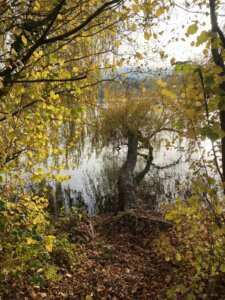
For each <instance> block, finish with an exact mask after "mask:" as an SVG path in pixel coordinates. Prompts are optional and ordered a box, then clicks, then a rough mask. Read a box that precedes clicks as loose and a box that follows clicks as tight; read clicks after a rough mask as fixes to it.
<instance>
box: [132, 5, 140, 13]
mask: <svg viewBox="0 0 225 300" xmlns="http://www.w3.org/2000/svg"><path fill="white" fill-rule="evenodd" d="M132 10H133V12H134V13H135V14H137V13H138V12H139V7H138V5H136V4H133V5H132Z"/></svg>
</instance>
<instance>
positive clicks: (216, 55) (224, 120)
mask: <svg viewBox="0 0 225 300" xmlns="http://www.w3.org/2000/svg"><path fill="white" fill-rule="evenodd" d="M209 7H210V17H211V26H212V32H213V33H215V34H216V36H219V38H220V41H221V43H220V46H221V47H222V48H223V49H224V50H225V35H224V33H223V32H222V30H221V28H220V27H219V25H218V22H217V15H216V1H215V0H209ZM211 52H212V57H213V61H214V63H215V65H216V66H218V67H221V70H222V72H221V74H220V75H221V77H223V76H224V75H225V65H224V60H223V57H222V55H221V53H220V52H219V50H218V46H217V45H216V44H215V37H212V39H211ZM219 88H220V98H221V100H220V103H219V109H220V127H221V129H222V130H223V131H224V132H225V81H223V82H222V83H221V84H220V85H219ZM221 154H222V181H223V182H225V137H223V138H222V140H221ZM224 192H225V190H224Z"/></svg>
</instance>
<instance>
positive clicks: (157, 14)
mask: <svg viewBox="0 0 225 300" xmlns="http://www.w3.org/2000/svg"><path fill="white" fill-rule="evenodd" d="M163 13H164V8H162V7H160V8H158V9H157V11H156V13H155V14H156V17H159V16H161V15H162V14H163Z"/></svg>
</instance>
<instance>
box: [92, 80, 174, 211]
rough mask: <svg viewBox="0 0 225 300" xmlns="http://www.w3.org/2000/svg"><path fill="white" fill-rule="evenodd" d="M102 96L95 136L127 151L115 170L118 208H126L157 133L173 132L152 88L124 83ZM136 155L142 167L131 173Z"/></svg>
mask: <svg viewBox="0 0 225 300" xmlns="http://www.w3.org/2000/svg"><path fill="white" fill-rule="evenodd" d="M159 81H160V82H161V80H159ZM127 91H128V92H127ZM105 97H106V107H105V108H104V109H101V110H100V112H99V118H98V122H97V123H98V126H97V139H98V141H99V143H100V145H101V146H106V145H113V147H114V148H115V149H117V150H121V149H122V150H124V147H125V149H126V151H127V155H126V159H125V161H124V163H123V165H122V167H121V168H120V170H119V172H118V195H119V209H120V210H127V209H129V208H131V207H133V206H135V205H137V203H138V200H139V195H138V185H139V183H140V182H141V181H142V179H144V177H145V175H146V174H147V173H148V171H149V169H150V166H151V164H152V161H153V148H154V145H155V143H156V141H157V137H158V135H159V133H160V132H162V131H176V129H175V126H174V124H175V123H174V118H173V117H172V113H171V111H170V110H169V109H167V108H166V105H165V103H163V97H161V96H160V95H159V94H158V92H157V90H156V89H155V92H154V91H151V93H150V92H149V91H145V90H143V89H142V88H141V85H140V86H137V87H135V86H132V85H131V86H129V85H128V86H127V88H122V89H120V88H118V87H117V91H116V89H115V88H114V89H112V90H111V89H109V90H108V91H107V93H106V94H105ZM159 140H160V139H158V141H159ZM138 156H141V157H143V158H144V159H145V167H144V168H143V170H142V171H141V172H139V173H137V172H135V167H136V164H137V158H138Z"/></svg>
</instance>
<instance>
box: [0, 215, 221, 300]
mask: <svg viewBox="0 0 225 300" xmlns="http://www.w3.org/2000/svg"><path fill="white" fill-rule="evenodd" d="M88 220H89V219H88ZM91 224H92V226H93V230H92V226H91V231H90V230H89V233H88V234H87V235H86V238H84V240H86V241H84V244H83V248H82V251H83V255H80V256H79V261H78V262H77V263H76V264H75V265H74V266H73V267H71V268H70V267H68V268H66V267H65V268H64V271H62V272H64V276H63V278H62V280H61V281H60V282H57V283H51V284H49V285H48V286H47V287H45V288H38V287H34V288H32V289H29V290H27V289H26V290H24V291H22V290H21V291H19V292H16V291H15V293H14V295H13V296H10V297H8V298H7V300H17V299H20V300H21V299H24V300H30V299H31V300H39V299H40V300H47V299H52V300H53V299H54V300H61V299H65V300H110V299H111V300H120V299H124V300H131V299H133V300H134V299H135V300H151V299H153V300H157V299H163V300H165V299H167V297H166V292H167V291H168V289H169V288H170V286H172V285H173V283H174V276H173V270H174V266H173V264H172V263H171V262H166V261H165V260H164V259H163V258H160V257H159V256H158V255H157V250H156V249H157V248H156V247H155V244H154V241H155V239H156V238H157V237H158V235H159V234H160V232H167V233H168V234H171V224H169V223H167V222H165V221H164V220H163V217H162V215H160V214H159V213H155V212H152V211H147V212H146V211H137V210H136V211H129V212H128V213H121V214H119V215H117V216H113V215H103V216H97V217H93V218H91ZM89 225H90V221H88V222H87V223H86V225H85V226H86V227H85V226H84V227H83V228H81V229H80V232H79V233H82V234H83V237H85V235H84V232H85V228H87V227H88V226H89ZM62 270H63V268H62ZM176 299H183V298H182V297H181V298H176ZM210 299H211V298H210ZM213 299H218V300H219V299H220V298H213ZM222 299H223V298H221V300H222ZM4 300H5V299H4Z"/></svg>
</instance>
